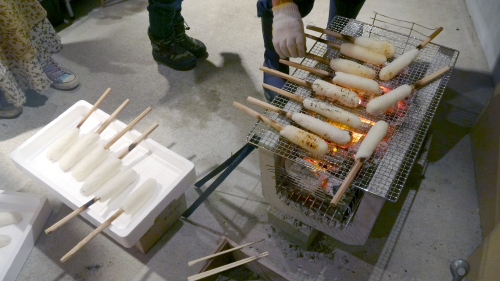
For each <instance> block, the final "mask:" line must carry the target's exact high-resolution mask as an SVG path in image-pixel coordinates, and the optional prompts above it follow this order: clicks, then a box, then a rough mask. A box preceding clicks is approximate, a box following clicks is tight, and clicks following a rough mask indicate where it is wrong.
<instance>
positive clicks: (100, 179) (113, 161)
mask: <svg viewBox="0 0 500 281" xmlns="http://www.w3.org/2000/svg"><path fill="white" fill-rule="evenodd" d="M158 126H159V125H158V123H157V122H155V123H154V124H153V125H151V127H149V128H148V129H147V130H146V131H145V132H144V133H142V135H141V136H140V137H138V138H137V139H136V140H135V141H134V142H133V143H132V144H130V145H129V146H128V147H127V148H126V149H125V150H124V151H123V152H122V153H121V154H120V155H119V156H118V158H115V157H111V156H110V157H108V159H106V160H105V161H104V162H103V163H102V164H101V165H99V166H98V167H97V168H96V169H95V170H94V171H93V172H92V173H91V174H90V175H89V176H88V178H87V180H86V181H85V183H84V184H83V186H82V187H81V189H80V193H81V194H82V195H84V196H89V195H90V194H91V193H92V192H95V191H96V190H98V189H99V188H101V186H103V184H105V183H106V185H110V184H111V183H113V182H115V181H117V180H113V181H112V179H113V178H116V177H118V176H120V174H118V173H119V172H120V169H121V166H122V163H123V162H122V159H123V158H125V156H127V154H128V153H130V152H131V151H132V150H133V149H134V148H135V147H137V145H138V144H139V143H140V142H141V141H143V140H144V139H146V138H147V137H148V135H149V134H151V133H152V132H153V131H154V130H155V129H156V128H157V127H158ZM127 171H130V170H127ZM127 171H125V172H127ZM128 173H129V174H130V173H131V171H130V172H128ZM122 174H123V173H122ZM108 183H109V184H108ZM103 188H104V186H103Z"/></svg>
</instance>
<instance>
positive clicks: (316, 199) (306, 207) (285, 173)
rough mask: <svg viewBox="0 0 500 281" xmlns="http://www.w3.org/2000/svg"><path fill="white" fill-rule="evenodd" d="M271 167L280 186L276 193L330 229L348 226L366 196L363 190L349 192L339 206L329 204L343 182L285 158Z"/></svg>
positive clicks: (289, 204) (354, 189) (292, 206)
mask: <svg viewBox="0 0 500 281" xmlns="http://www.w3.org/2000/svg"><path fill="white" fill-rule="evenodd" d="M283 162H284V163H282V165H280V166H277V167H274V168H272V169H273V170H274V173H275V175H276V181H277V183H278V185H277V187H276V194H277V195H278V197H279V198H280V199H281V200H282V201H283V202H285V203H286V204H287V205H288V206H290V207H291V208H293V209H296V210H300V211H301V212H302V213H304V214H306V215H307V216H309V217H311V218H314V219H315V220H317V221H318V222H321V223H323V224H325V225H327V226H328V227H346V226H347V225H348V224H349V222H350V221H351V220H352V218H353V216H354V214H355V213H356V210H357V208H358V206H359V203H360V202H361V199H362V197H363V194H364V193H363V192H362V191H361V190H360V189H356V188H352V189H349V190H348V191H347V192H346V194H345V195H344V196H343V197H342V200H341V201H340V202H339V204H338V205H337V206H336V207H334V206H333V205H332V204H330V201H331V200H332V198H333V194H334V193H335V192H336V191H337V189H338V188H339V185H338V184H340V182H337V181H334V180H331V178H330V177H329V176H328V175H326V174H324V173H323V172H321V171H318V170H309V169H307V168H306V169H304V166H302V165H299V164H297V163H294V162H292V161H289V160H287V159H285V160H284V161H283Z"/></svg>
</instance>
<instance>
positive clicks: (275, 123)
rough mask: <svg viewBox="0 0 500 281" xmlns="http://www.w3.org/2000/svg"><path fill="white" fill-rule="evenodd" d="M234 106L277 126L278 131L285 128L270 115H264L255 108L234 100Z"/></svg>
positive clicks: (274, 126)
mask: <svg viewBox="0 0 500 281" xmlns="http://www.w3.org/2000/svg"><path fill="white" fill-rule="evenodd" d="M233 106H234V107H236V108H237V109H239V110H241V111H243V112H245V113H246V114H248V115H250V116H253V117H255V118H257V119H260V120H262V121H263V122H264V123H266V124H267V125H269V126H271V127H273V128H275V129H276V130H278V131H281V130H283V128H284V126H283V125H281V124H280V123H278V122H276V121H274V120H272V119H270V118H269V117H267V116H265V115H262V114H260V113H258V112H257V111H255V110H253V109H251V108H248V107H246V106H244V105H242V104H241V103H239V102H236V101H234V102H233Z"/></svg>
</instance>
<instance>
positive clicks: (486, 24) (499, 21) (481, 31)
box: [465, 0, 500, 84]
mask: <svg viewBox="0 0 500 281" xmlns="http://www.w3.org/2000/svg"><path fill="white" fill-rule="evenodd" d="M465 3H466V4H467V8H468V9H469V13H470V15H471V17H472V21H473V22H474V26H475V27H476V31H477V35H478V37H479V41H480V42H481V45H482V46H483V50H484V53H485V54H486V59H487V60H488V66H489V68H490V70H491V72H492V75H493V80H494V82H495V84H496V83H498V81H499V80H500V0H465Z"/></svg>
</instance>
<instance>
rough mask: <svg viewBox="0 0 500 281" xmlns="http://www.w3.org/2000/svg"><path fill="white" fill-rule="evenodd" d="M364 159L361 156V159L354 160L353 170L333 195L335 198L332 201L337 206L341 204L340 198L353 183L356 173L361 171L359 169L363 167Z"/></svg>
mask: <svg viewBox="0 0 500 281" xmlns="http://www.w3.org/2000/svg"><path fill="white" fill-rule="evenodd" d="M363 161H364V159H362V158H361V159H357V160H356V161H355V162H354V166H353V167H352V169H351V171H350V172H349V174H347V176H346V177H345V179H344V181H343V182H342V184H341V185H340V187H339V190H337V193H335V195H334V196H333V199H332V201H331V202H330V203H331V204H332V205H334V206H337V205H338V204H339V202H340V199H341V198H342V196H343V195H344V193H345V192H346V190H347V188H348V187H349V185H351V183H352V181H353V180H354V178H355V177H356V174H357V173H358V172H359V169H361V166H362V165H363Z"/></svg>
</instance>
